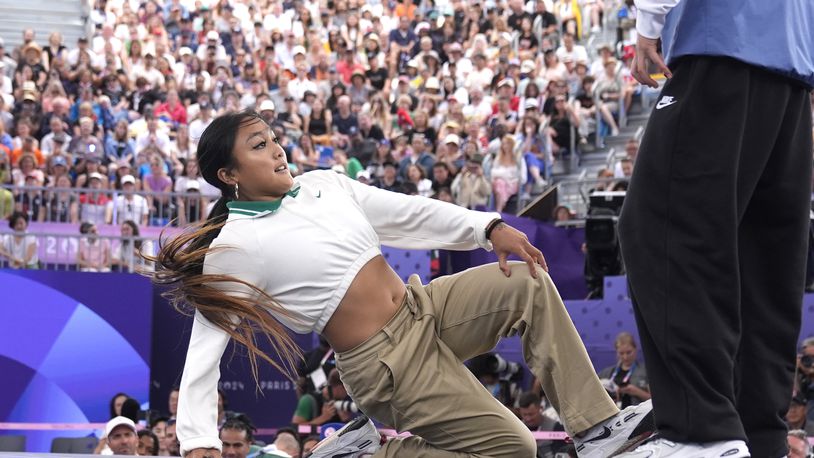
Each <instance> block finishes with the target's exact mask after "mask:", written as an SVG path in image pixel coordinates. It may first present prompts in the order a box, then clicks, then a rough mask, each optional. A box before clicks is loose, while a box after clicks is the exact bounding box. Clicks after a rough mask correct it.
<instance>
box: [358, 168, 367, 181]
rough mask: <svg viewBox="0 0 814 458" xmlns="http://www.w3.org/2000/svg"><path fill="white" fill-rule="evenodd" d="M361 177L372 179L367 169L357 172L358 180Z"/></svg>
mask: <svg viewBox="0 0 814 458" xmlns="http://www.w3.org/2000/svg"><path fill="white" fill-rule="evenodd" d="M359 178H364V179H366V180H369V179H370V172H368V171H367V170H360V171H358V172H356V179H357V180H358V179H359Z"/></svg>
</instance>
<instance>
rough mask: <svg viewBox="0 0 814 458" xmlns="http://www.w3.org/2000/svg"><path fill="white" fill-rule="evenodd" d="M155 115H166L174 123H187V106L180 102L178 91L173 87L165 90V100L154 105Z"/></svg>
mask: <svg viewBox="0 0 814 458" xmlns="http://www.w3.org/2000/svg"><path fill="white" fill-rule="evenodd" d="M155 115H156V116H157V117H166V118H168V119H169V120H171V121H172V122H173V124H176V125H178V124H186V123H187V108H186V107H185V106H184V104H183V103H181V99H180V98H179V97H178V91H176V90H175V89H170V90H169V91H167V101H166V102H164V103H162V104H160V105H158V107H156V109H155Z"/></svg>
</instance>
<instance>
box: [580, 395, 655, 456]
mask: <svg viewBox="0 0 814 458" xmlns="http://www.w3.org/2000/svg"><path fill="white" fill-rule="evenodd" d="M655 431H656V424H655V421H654V420H653V404H652V403H651V402H650V401H645V402H643V403H641V404H639V405H635V406H630V407H628V408H627V409H625V410H623V411H621V412H619V413H618V414H617V415H616V416H614V417H611V418H609V419H608V420H607V421H605V422H604V423H602V424H599V425H596V426H594V427H593V428H591V429H589V430H588V431H586V433H585V435H584V436H582V437H575V438H574V446H575V447H576V449H577V456H579V458H608V457H612V456H616V455H617V454H619V453H623V452H627V451H629V450H633V449H634V448H635V447H636V446H638V445H639V444H641V443H642V442H644V441H646V440H647V439H649V438H650V437H651V436H652V435H653V433H655Z"/></svg>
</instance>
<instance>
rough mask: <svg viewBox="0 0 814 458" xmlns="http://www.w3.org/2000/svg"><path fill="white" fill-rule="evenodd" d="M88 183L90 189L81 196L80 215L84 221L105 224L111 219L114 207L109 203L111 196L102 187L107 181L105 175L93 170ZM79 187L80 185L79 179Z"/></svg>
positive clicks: (88, 177)
mask: <svg viewBox="0 0 814 458" xmlns="http://www.w3.org/2000/svg"><path fill="white" fill-rule="evenodd" d="M89 164H96V162H95V160H94V161H92V162H89ZM79 178H84V177H79ZM87 183H88V189H87V190H86V191H85V192H83V193H82V194H80V196H79V216H80V218H81V219H82V222H88V223H94V224H104V223H105V222H107V221H110V220H111V215H110V213H111V212H112V207H111V206H110V205H109V203H110V197H109V196H108V195H107V193H106V192H105V191H104V190H103V189H102V187H103V184H104V183H105V179H104V176H102V174H101V173H99V172H91V173H89V174H88V175H87ZM77 187H79V182H78V181H77Z"/></svg>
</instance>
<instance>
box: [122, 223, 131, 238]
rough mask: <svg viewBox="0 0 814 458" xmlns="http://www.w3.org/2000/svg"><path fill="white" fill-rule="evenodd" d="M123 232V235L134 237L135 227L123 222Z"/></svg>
mask: <svg viewBox="0 0 814 458" xmlns="http://www.w3.org/2000/svg"><path fill="white" fill-rule="evenodd" d="M121 233H122V237H132V236H133V228H132V227H130V225H129V224H122V227H121Z"/></svg>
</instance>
